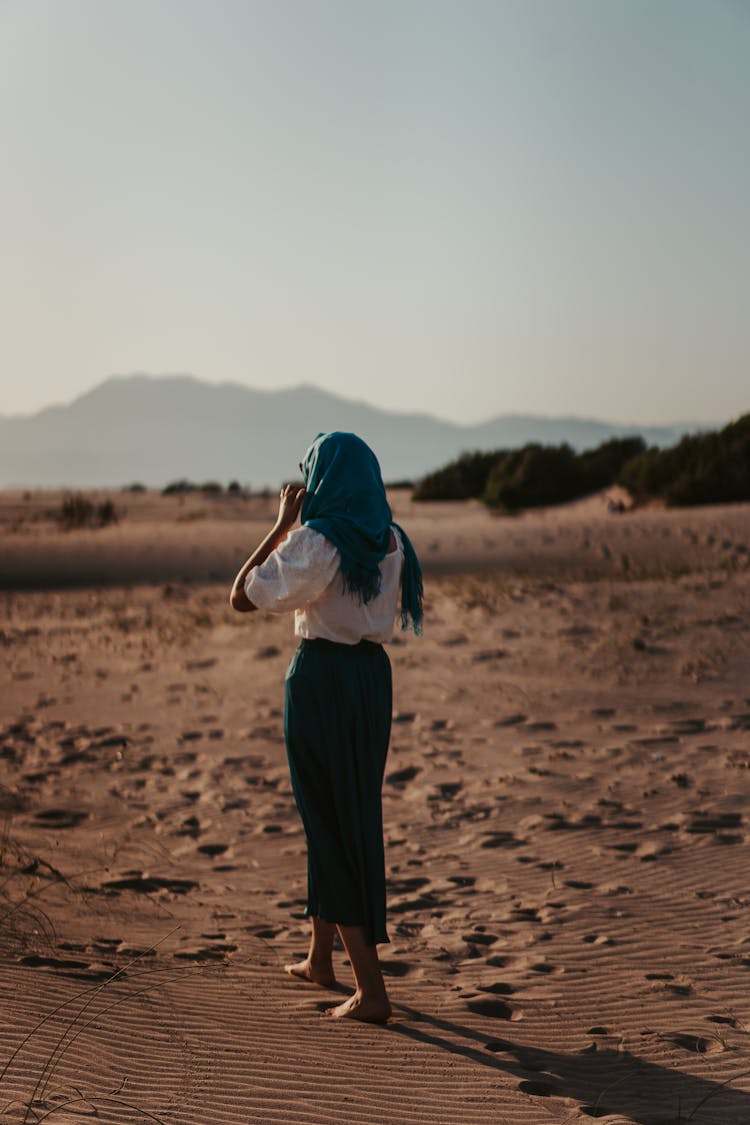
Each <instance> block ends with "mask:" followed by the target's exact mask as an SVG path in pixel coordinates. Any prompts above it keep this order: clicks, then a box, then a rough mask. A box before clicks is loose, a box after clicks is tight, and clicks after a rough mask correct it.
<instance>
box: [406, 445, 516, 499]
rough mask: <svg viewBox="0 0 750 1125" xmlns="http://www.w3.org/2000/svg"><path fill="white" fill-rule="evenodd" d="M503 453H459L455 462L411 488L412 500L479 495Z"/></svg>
mask: <svg viewBox="0 0 750 1125" xmlns="http://www.w3.org/2000/svg"><path fill="white" fill-rule="evenodd" d="M505 456H506V453H505V452H504V451H503V450H495V451H494V452H490V453H482V452H481V451H477V452H474V453H462V454H461V456H460V457H459V458H458V459H457V460H456V461H451V462H450V464H448V465H444V466H443V468H442V469H436V470H435V472H434V473H428V474H427V476H426V477H423V479H422V480H421V481H420V482H419V484H418V485H417V487H416V489H415V490H414V497H413V498H414V499H415V500H471V499H474V498H476V497H478V496H481V495H482V493H483V492H484V490H485V487H486V485H487V478H488V477H489V474H490V470H491V469H492V467H493V465H494V464H495V462H496V461H497V460H498V459H499V458H502V457H505Z"/></svg>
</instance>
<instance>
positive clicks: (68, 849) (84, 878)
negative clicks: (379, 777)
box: [0, 493, 750, 1125]
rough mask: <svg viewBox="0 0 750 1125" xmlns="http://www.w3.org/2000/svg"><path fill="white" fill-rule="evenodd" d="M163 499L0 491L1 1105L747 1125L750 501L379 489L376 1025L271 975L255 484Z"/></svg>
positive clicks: (289, 881)
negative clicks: (384, 535)
mask: <svg viewBox="0 0 750 1125" xmlns="http://www.w3.org/2000/svg"><path fill="white" fill-rule="evenodd" d="M116 499H117V498H116ZM167 499H168V498H155V497H150V496H145V497H128V498H127V502H126V501H125V500H124V499H122V498H121V499H120V503H121V504H123V506H125V504H126V503H127V506H128V507H129V511H128V513H127V515H126V516H125V517H124V518H123V519H122V520H121V521H120V523H119V524H118V525H116V526H114V527H111V528H104V529H102V530H98V531H74V532H68V533H62V532H60V531H59V530H58V529H57V528H56V527H55V526H54V524H53V523H52V522H51V520H50V519H49V518H48V517H47V516H45V514H44V512H45V511H47V510H49V508H50V507H51V506H52V505H53V501H51V500H50V498H49V497H46V498H44V499H42V498H40V497H39V496H37V497H36V499H34V498H32V499H31V500H24V499H23V497H21V496H18V495H12V496H8V495H6V497H5V498H4V501H3V502H2V503H0V524H1V525H2V527H3V529H4V530H3V531H2V548H3V549H2V555H1V558H2V562H1V563H0V566H1V567H2V578H3V591H4V592H3V598H2V603H1V605H2V622H1V623H0V642H1V644H0V659H1V660H2V664H3V673H4V678H3V683H4V689H5V690H4V691H3V692H2V695H1V696H0V757H2V764H3V777H2V786H0V805H1V807H2V814H1V817H2V823H3V830H2V836H1V837H0V854H1V855H2V868H3V870H2V873H1V876H2V877H1V878H0V918H1V919H2V923H1V924H0V1013H2V1017H1V1018H0V1109H2V1107H5V1108H4V1109H3V1110H2V1113H0V1120H4V1121H8V1122H23V1121H24V1120H26V1121H29V1120H40V1119H42V1118H43V1116H44V1114H45V1113H46V1114H48V1115H49V1116H48V1118H47V1119H48V1120H50V1121H55V1120H61V1121H62V1120H69V1121H81V1122H83V1121H88V1120H90V1119H91V1118H92V1117H95V1118H96V1119H97V1120H100V1121H103V1122H111V1123H117V1125H123V1123H127V1122H131V1121H132V1122H144V1121H154V1120H155V1121H160V1122H170V1123H175V1125H209V1123H211V1125H213V1123H227V1125H229V1123H232V1125H234V1123H236V1125H240V1123H242V1125H245V1123H247V1122H263V1123H265V1122H284V1123H289V1122H295V1123H296V1122H304V1123H310V1125H313V1123H314V1125H318V1123H319V1125H330V1123H341V1125H344V1123H347V1125H348V1123H363V1125H364V1123H368V1125H369V1123H373V1125H375V1123H377V1125H381V1123H384V1122H388V1123H391V1122H393V1123H405V1125H407V1123H408V1125H422V1123H434V1125H449V1123H450V1125H453V1123H457V1125H484V1123H487V1125H489V1123H492V1125H498V1123H501V1125H549V1123H551V1122H561V1123H562V1122H569V1123H572V1122H578V1121H580V1122H585V1121H589V1120H594V1119H595V1120H600V1121H604V1122H606V1123H608V1125H626V1123H637V1125H671V1123H676V1122H678V1121H687V1120H690V1121H692V1122H694V1123H695V1125H735V1123H736V1125H740V1123H742V1125H745V1123H746V1122H747V1121H749V1120H750V1075H749V1073H748V1072H749V1071H750V1066H749V1065H748V1058H747V1052H748V1030H749V1029H750V1000H748V991H747V987H746V986H747V980H748V970H749V968H750V949H749V948H748V934H747V918H746V915H745V910H746V909H747V907H748V902H750V899H749V898H748V887H747V878H746V875H747V870H748V867H747V862H748V860H750V833H749V832H748V822H747V807H748V798H749V797H750V745H749V742H748V738H749V736H750V733H749V732H750V689H749V688H748V683H747V667H748V658H749V656H750V652H749V648H750V627H749V626H748V621H749V620H750V618H749V617H748V608H749V607H750V567H749V566H748V555H747V551H746V550H744V549H742V548H743V546H744V545H745V544H747V543H748V542H750V507H748V506H744V505H740V506H732V507H725V508H715V509H696V510H692V511H683V512H671V511H664V510H659V509H648V510H644V511H642V512H632V513H627V514H625V515H609V514H608V513H607V511H606V506H605V504H604V503H603V501H602V500H601V498H600V499H599V500H592V501H585V502H581V503H580V504H578V505H570V506H568V507H567V508H565V509H560V510H556V511H553V510H550V511H548V512H542V513H529V514H527V515H524V516H521V517H517V518H515V519H512V520H509V519H499V518H496V517H493V516H491V515H489V514H488V513H487V512H485V511H484V510H483V509H481V508H480V507H479V506H477V505H473V504H470V503H467V504H460V505H429V506H428V505H413V504H411V502H410V501H409V498H408V496H407V494H402V493H399V494H395V495H394V497H393V502H394V509H395V512H396V518H398V519H399V520H402V521H403V522H404V524H405V525H406V526H408V528H409V530H410V532H412V531H413V533H414V539H415V542H416V543H417V545H418V547H419V549H420V551H421V553H422V556H423V558H424V560H425V564H426V571H427V583H426V594H427V604H426V618H425V631H424V636H423V637H421V638H415V637H413V636H412V635H411V634H408V635H407V634H403V635H402V634H399V635H397V637H396V639H395V641H394V644H393V645H392V646H391V647H390V655H391V659H392V662H393V667H394V683H395V693H396V694H395V704H394V723H393V734H392V741H391V749H390V755H389V762H388V766H387V770H386V778H385V784H384V817H385V825H386V854H387V866H388V879H389V931H390V936H391V943H390V944H389V945H387V946H383V947H381V955H382V958H383V963H384V969H385V972H386V974H387V976H388V984H389V990H390V992H391V997H392V1002H393V1005H394V1018H393V1020H392V1021H391V1022H390V1023H389V1024H388V1025H387V1026H385V1027H382V1028H381V1027H370V1026H366V1025H362V1024H356V1023H353V1022H349V1021H339V1022H335V1021H330V1020H328V1019H327V1018H325V1017H324V1016H323V1015H322V1014H321V1012H322V1009H323V1008H325V1007H327V1006H329V1005H330V1003H331V1001H332V1000H335V999H336V997H337V994H336V992H334V991H332V990H324V989H318V988H315V987H313V986H307V985H305V984H303V983H302V982H298V981H295V980H292V979H291V978H289V977H288V976H287V975H286V974H285V973H284V972H283V965H284V963H285V962H286V961H288V960H290V959H291V958H294V957H296V956H297V955H299V954H301V953H302V952H303V951H304V948H305V944H306V934H307V929H306V922H305V919H304V917H303V907H304V896H305V868H304V852H305V848H304V838H303V835H302V831H301V827H300V824H299V821H298V817H297V814H296V811H295V809H294V805H293V800H292V795H291V788H290V784H289V779H288V774H287V767H286V761H285V752H284V744H283V731H282V714H281V699H282V679H283V675H284V670H285V667H286V664H287V663H288V660H289V658H290V656H291V654H292V652H293V650H294V645H295V642H294V638H293V636H292V626H291V621H290V620H286V619H275V618H270V617H264V616H261V615H253V616H252V618H250V619H248V618H245V617H240V616H239V615H234V614H232V612H231V611H230V610H229V608H228V606H227V590H228V583H229V580H230V579H231V576H232V574H233V571H234V569H235V567H236V566H237V565H238V564H239V562H240V561H241V559H242V556H243V552H244V551H245V549H246V548H247V547H249V546H251V545H252V543H253V541H254V540H255V539H257V538H258V532H259V531H260V529H261V528H262V527H263V526H264V521H266V520H267V519H268V514H269V513H268V510H267V508H268V504H270V503H272V502H271V501H261V500H255V501H236V504H237V505H238V507H235V508H232V507H231V506H230V504H229V502H228V501H226V502H225V501H223V500H221V501H219V500H212V501H206V500H205V499H202V498H200V497H190V498H188V499H186V500H184V502H183V503H182V504H179V502H178V501H174V503H173V504H172V505H171V507H170V506H168V504H167V503H166V501H167ZM233 503H234V502H233ZM34 513H37V514H38V518H34ZM167 513H169V514H168V515H167ZM195 513H199V514H197V515H196V514H195ZM147 549H148V550H149V551H150V552H151V553H150V554H149V555H148V556H147V561H145V562H144V561H143V560H144V558H145V557H146V556H145V554H144V552H146V551H147ZM624 557H627V559H628V563H627V565H625V564H624V561H623V560H624ZM138 560H141V561H140V562H138ZM336 956H337V971H338V975H339V979H340V981H341V984H342V987H344V988H347V987H349V986H350V985H351V971H350V969H349V967H348V966H347V965H346V964H345V962H344V960H343V954H342V953H341V952H340V951H339V952H338V953H337V954H336Z"/></svg>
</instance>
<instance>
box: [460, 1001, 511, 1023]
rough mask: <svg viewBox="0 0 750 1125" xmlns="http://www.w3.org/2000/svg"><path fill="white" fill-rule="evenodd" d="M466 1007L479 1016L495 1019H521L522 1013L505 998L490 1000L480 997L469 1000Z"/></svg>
mask: <svg viewBox="0 0 750 1125" xmlns="http://www.w3.org/2000/svg"><path fill="white" fill-rule="evenodd" d="M466 1007H467V1008H468V1009H469V1011H470V1012H473V1013H474V1014H475V1015H477V1016H486V1017H488V1018H489V1019H493V1020H513V1021H516V1020H520V1019H522V1018H523V1017H522V1013H521V1012H520V1011H519V1010H518V1009H517V1008H512V1007H511V1006H510V1004H506V1003H505V1001H504V1000H490V999H489V998H487V999H484V998H479V999H477V1000H467V1001H466Z"/></svg>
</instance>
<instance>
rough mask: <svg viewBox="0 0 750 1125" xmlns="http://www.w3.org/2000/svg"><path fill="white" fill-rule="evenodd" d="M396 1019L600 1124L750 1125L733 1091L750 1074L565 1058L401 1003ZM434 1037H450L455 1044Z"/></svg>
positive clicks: (595, 1056)
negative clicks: (568, 1102)
mask: <svg viewBox="0 0 750 1125" xmlns="http://www.w3.org/2000/svg"><path fill="white" fill-rule="evenodd" d="M394 1015H395V1017H396V1018H395V1020H393V1021H392V1022H391V1023H389V1024H388V1025H387V1027H388V1030H389V1031H391V1032H392V1033H393V1034H396V1035H404V1036H406V1037H408V1038H409V1039H412V1040H415V1041H417V1042H422V1043H425V1044H429V1045H430V1046H433V1047H440V1048H441V1049H443V1050H445V1051H449V1052H450V1053H451V1054H454V1055H460V1056H462V1057H464V1058H468V1059H470V1060H471V1061H473V1062H477V1063H481V1064H482V1066H488V1067H491V1068H493V1069H495V1070H501V1071H503V1072H504V1073H506V1074H512V1075H514V1076H515V1077H517V1078H518V1079H519V1084H518V1088H519V1090H521V1091H522V1092H523V1093H526V1094H534V1095H537V1096H539V1097H555V1096H556V1097H561V1098H572V1099H573V1100H574V1101H577V1102H579V1103H580V1108H581V1109H582V1110H583V1111H584V1112H586V1113H588V1114H589V1115H590V1116H591V1117H594V1118H596V1117H605V1116H607V1115H608V1114H621V1115H622V1116H624V1117H627V1118H629V1119H630V1120H631V1121H633V1122H637V1123H638V1125H685V1123H686V1122H688V1121H692V1122H693V1123H694V1125H700V1123H701V1122H707V1121H711V1122H714V1123H721V1125H748V1123H750V1094H747V1093H744V1092H743V1091H741V1090H735V1089H733V1088H732V1087H731V1086H730V1084H729V1082H731V1081H735V1080H737V1079H739V1078H742V1077H745V1076H750V1069H746V1070H742V1071H741V1072H740V1073H738V1074H736V1075H734V1077H733V1078H732V1079H730V1080H728V1081H725V1082H711V1081H709V1080H708V1079H705V1078H697V1077H695V1075H692V1074H686V1073H684V1072H683V1071H680V1070H672V1069H668V1068H666V1067H662V1066H657V1065H656V1064H655V1063H649V1062H645V1061H644V1060H642V1059H639V1058H638V1057H637V1056H635V1055H631V1054H629V1053H628V1052H627V1051H619V1050H617V1051H614V1050H611V1049H607V1048H602V1047H599V1046H598V1045H592V1047H590V1048H587V1049H586V1050H585V1051H583V1052H582V1053H580V1054H563V1053H561V1052H558V1051H546V1050H542V1049H540V1048H536V1047H527V1046H523V1045H521V1044H516V1043H513V1042H511V1041H510V1040H507V1039H489V1038H488V1037H487V1036H486V1035H483V1034H482V1033H481V1032H478V1031H476V1030H474V1029H473V1028H469V1027H465V1026H464V1025H462V1024H458V1023H454V1022H452V1021H451V1020H446V1019H441V1018H439V1017H437V1016H431V1015H428V1014H427V1013H425V1012H421V1011H418V1010H417V1009H415V1008H410V1007H408V1006H407V1005H405V1004H395V1005H394ZM407 1021H408V1022H407ZM414 1025H418V1026H414ZM435 1031H442V1032H445V1033H447V1034H448V1035H450V1036H451V1038H450V1039H446V1038H445V1037H444V1036H442V1035H438V1034H435ZM455 1040H459V1041H458V1042H457V1041H455ZM460 1040H464V1042H460ZM467 1040H468V1042H466V1041H467ZM473 1044H481V1046H476V1045H473Z"/></svg>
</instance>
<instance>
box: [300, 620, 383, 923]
mask: <svg viewBox="0 0 750 1125" xmlns="http://www.w3.org/2000/svg"><path fill="white" fill-rule="evenodd" d="M285 688H286V691H285V701H284V734H285V737H286V747H287V755H288V758H289V770H290V773H291V779H292V789H293V791H294V798H295V801H296V802H297V808H298V809H299V812H300V816H301V817H302V823H303V825H304V829H305V836H306V837H307V909H306V913H307V914H308V915H310V916H312V917H315V918H321V919H323V920H324V921H327V922H336V923H340V924H342V925H345V926H363V927H364V931H365V939H366V941H367V942H368V944H370V945H375V944H379V943H380V942H387V941H388V940H389V939H388V934H387V932H386V924H385V858H384V852H383V814H382V805H381V790H382V785H383V772H384V770H385V760H386V755H387V753H388V741H389V739H390V733H391V706H392V704H391V700H392V695H391V690H392V689H391V664H390V660H389V659H388V654H387V653H386V651H385V649H384V648H383V646H382V645H379V644H373V643H372V642H370V641H360V643H359V644H356V645H345V644H338V643H336V642H334V641H326V640H322V639H315V640H303V641H302V643H301V644H300V646H299V648H298V649H297V651H296V653H295V654H294V656H293V657H292V660H291V663H290V665H289V669H288V671H287V674H286V684H285Z"/></svg>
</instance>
